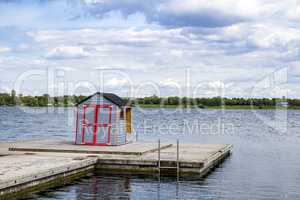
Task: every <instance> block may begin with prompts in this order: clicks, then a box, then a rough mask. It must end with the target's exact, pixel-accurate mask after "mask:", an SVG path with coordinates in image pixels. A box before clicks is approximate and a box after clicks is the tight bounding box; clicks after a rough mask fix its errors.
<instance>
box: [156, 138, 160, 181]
mask: <svg viewBox="0 0 300 200" xmlns="http://www.w3.org/2000/svg"><path fill="white" fill-rule="evenodd" d="M157 152H158V173H159V177H160V139H158V151H157Z"/></svg>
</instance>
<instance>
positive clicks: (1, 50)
mask: <svg viewBox="0 0 300 200" xmlns="http://www.w3.org/2000/svg"><path fill="white" fill-rule="evenodd" d="M10 51H11V49H10V48H8V47H1V46H0V53H7V52H10Z"/></svg>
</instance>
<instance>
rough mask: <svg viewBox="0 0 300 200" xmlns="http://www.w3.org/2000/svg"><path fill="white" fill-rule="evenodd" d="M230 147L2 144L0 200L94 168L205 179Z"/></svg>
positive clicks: (215, 145)
mask: <svg viewBox="0 0 300 200" xmlns="http://www.w3.org/2000/svg"><path fill="white" fill-rule="evenodd" d="M177 150H178V155H179V157H177ZM231 150H232V145H227V144H180V146H179V148H177V145H176V144H172V143H161V144H160V146H158V144H157V143H156V142H137V143H131V144H126V145H122V146H105V147H95V146H87V145H73V144H72V143H71V142H64V141H55V140H44V141H43V140H42V141H40V140H39V141H38V140H32V141H18V142H11V143H0V163H1V164H0V199H7V198H10V197H14V196H15V195H18V194H20V193H23V192H28V191H33V190H37V189H38V190H39V189H42V188H43V187H46V188H48V187H51V185H52V183H54V182H57V180H60V181H58V182H64V181H65V180H68V179H70V180H72V179H73V178H76V177H77V176H80V175H84V174H86V173H88V172H90V171H93V170H99V171H103V172H106V173H117V174H120V173H138V174H153V175H159V176H161V175H164V173H165V174H167V175H170V174H171V175H175V176H176V173H173V172H174V169H177V170H178V173H179V176H188V175H193V176H198V177H199V178H201V177H203V176H205V175H207V173H208V172H209V171H210V170H211V169H212V168H214V167H215V166H216V165H218V164H220V163H221V162H222V161H223V160H224V158H226V157H227V156H228V155H230V152H231ZM1 155H2V156H1ZM177 175H178V174H177Z"/></svg>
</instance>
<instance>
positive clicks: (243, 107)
mask: <svg viewBox="0 0 300 200" xmlns="http://www.w3.org/2000/svg"><path fill="white" fill-rule="evenodd" d="M135 107H141V108H182V109H186V108H191V109H217V110H218V109H227V110H230V109H233V110H234V109H235V110H251V109H260V110H275V109H282V110H284V109H288V110H300V106H290V107H279V106H251V105H245V106H241V105H235V106H228V105H225V106H205V107H197V106H184V105H162V106H161V105H159V104H140V105H138V106H135Z"/></svg>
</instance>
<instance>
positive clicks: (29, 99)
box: [0, 90, 300, 108]
mask: <svg viewBox="0 0 300 200" xmlns="http://www.w3.org/2000/svg"><path fill="white" fill-rule="evenodd" d="M84 98H86V96H83V95H78V96H77V95H71V96H70V95H64V96H57V97H51V96H49V95H48V94H44V95H41V96H30V95H22V94H19V95H16V92H15V91H14V90H12V91H11V93H0V106H4V105H5V106H15V105H22V106H41V107H44V106H72V105H75V104H77V103H78V102H80V101H81V100H83V99H84ZM124 100H125V101H126V102H127V103H128V104H130V105H132V106H135V105H171V106H179V105H180V106H196V107H200V108H201V107H203V108H205V107H210V106H222V105H225V106H251V105H253V106H261V107H264V106H276V105H278V103H279V102H287V103H288V105H289V106H300V99H285V98H222V97H211V98H189V97H177V96H173V97H158V96H156V95H153V96H149V97H143V98H124Z"/></svg>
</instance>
